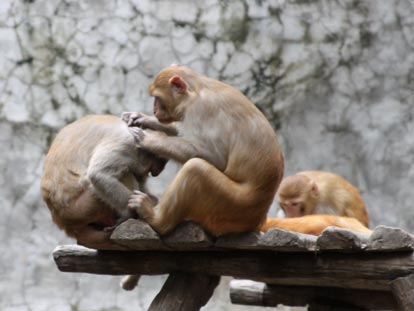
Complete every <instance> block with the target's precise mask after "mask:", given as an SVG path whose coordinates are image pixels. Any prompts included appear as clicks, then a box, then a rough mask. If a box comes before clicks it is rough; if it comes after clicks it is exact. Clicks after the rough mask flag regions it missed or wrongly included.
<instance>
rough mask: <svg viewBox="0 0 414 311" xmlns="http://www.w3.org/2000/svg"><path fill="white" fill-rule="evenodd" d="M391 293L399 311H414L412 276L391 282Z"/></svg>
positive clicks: (413, 280) (413, 282) (413, 283)
mask: <svg viewBox="0 0 414 311" xmlns="http://www.w3.org/2000/svg"><path fill="white" fill-rule="evenodd" d="M391 289H392V293H393V294H394V297H395V300H396V301H397V304H398V306H399V310H401V311H412V310H414V274H410V275H409V276H406V277H401V278H397V279H395V280H394V281H392V282H391Z"/></svg>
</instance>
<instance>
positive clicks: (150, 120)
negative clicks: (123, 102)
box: [121, 112, 177, 136]
mask: <svg viewBox="0 0 414 311" xmlns="http://www.w3.org/2000/svg"><path fill="white" fill-rule="evenodd" d="M121 119H122V121H124V122H125V123H126V124H127V125H128V126H129V127H139V128H142V129H150V130H154V131H161V132H164V133H166V134H167V135H171V136H175V135H177V128H176V127H175V125H174V124H162V123H160V122H159V121H158V119H157V118H156V117H154V116H148V115H146V114H145V113H142V112H123V113H122V115H121Z"/></svg>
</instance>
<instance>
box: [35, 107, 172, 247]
mask: <svg viewBox="0 0 414 311" xmlns="http://www.w3.org/2000/svg"><path fill="white" fill-rule="evenodd" d="M138 132H139V133H138ZM134 133H135V139H139V137H141V138H142V137H144V136H145V134H144V131H142V130H140V129H134ZM138 134H139V135H140V136H139V137H138V136H137V135H138ZM165 163H166V160H163V159H161V158H158V157H156V156H154V155H152V154H150V153H148V152H147V151H144V150H142V149H139V148H137V145H136V142H135V140H134V137H133V135H131V128H129V127H128V126H127V125H126V124H125V122H123V121H122V120H121V119H120V118H118V117H115V116H110V115H90V116H86V117H83V118H81V119H80V120H78V121H75V122H73V123H71V124H69V125H67V126H66V127H64V128H63V129H62V130H61V131H60V132H59V133H58V135H57V136H56V138H55V140H54V141H53V143H52V145H51V147H50V150H49V152H48V154H47V155H46V158H45V162H44V173H43V177H42V196H43V199H44V200H45V202H46V204H47V206H48V207H49V209H50V212H51V214H52V218H53V220H54V222H55V223H56V224H57V225H58V226H59V227H60V228H61V229H63V230H65V232H66V233H67V234H68V235H69V236H71V237H74V238H76V239H77V241H78V243H79V244H82V245H85V246H88V247H92V248H98V249H107V248H112V247H113V246H111V244H110V243H109V236H110V234H111V232H110V231H111V230H110V229H111V228H113V227H114V226H115V225H117V224H118V223H120V222H121V221H123V220H125V219H126V218H128V217H131V216H132V215H131V212H130V211H129V210H128V208H127V205H128V200H129V198H130V196H131V194H132V193H133V192H132V191H133V190H140V191H143V192H148V191H147V189H146V187H145V182H146V179H147V176H148V174H149V173H151V174H152V175H153V176H157V175H158V174H159V173H160V172H161V171H162V170H163V168H164V166H165ZM148 195H149V197H150V198H151V200H156V199H155V198H154V197H153V196H152V195H150V194H148Z"/></svg>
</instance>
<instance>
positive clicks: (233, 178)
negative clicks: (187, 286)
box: [130, 66, 283, 235]
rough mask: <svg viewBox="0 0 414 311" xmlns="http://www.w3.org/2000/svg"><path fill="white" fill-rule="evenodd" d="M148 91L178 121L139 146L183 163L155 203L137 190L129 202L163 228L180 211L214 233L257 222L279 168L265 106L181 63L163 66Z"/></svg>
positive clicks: (160, 114) (178, 218) (159, 110)
mask: <svg viewBox="0 0 414 311" xmlns="http://www.w3.org/2000/svg"><path fill="white" fill-rule="evenodd" d="M149 92H150V95H152V96H154V97H155V101H154V114H155V116H156V117H157V118H158V119H159V120H160V121H161V122H165V120H168V122H170V121H180V123H181V124H180V127H179V137H170V136H166V135H160V134H159V133H157V132H155V133H153V135H152V136H151V134H149V135H148V136H146V137H145V138H144V140H143V142H142V143H141V146H142V148H144V149H146V150H148V151H151V152H153V153H154V154H157V155H159V156H161V157H165V158H171V159H174V160H176V161H178V162H180V163H183V164H184V165H183V167H182V169H181V170H180V171H179V173H178V174H177V176H176V177H175V179H174V181H173V182H172V184H171V185H170V186H169V187H168V189H167V190H166V192H165V193H164V195H163V196H162V198H161V199H160V201H159V204H158V205H157V206H156V208H155V209H152V204H151V202H150V201H149V200H147V199H146V198H145V196H143V195H141V194H137V196H136V197H135V199H134V200H131V201H130V207H131V208H134V209H136V210H137V212H138V214H139V215H140V216H141V217H143V218H144V219H146V220H147V221H148V222H149V223H150V224H151V225H152V226H153V227H154V229H155V230H157V231H158V232H159V233H161V234H164V233H167V232H169V231H171V230H172V229H173V228H174V227H175V226H176V225H177V224H178V223H180V222H182V221H183V220H185V219H191V220H194V221H196V222H198V223H200V224H201V225H202V226H203V227H204V228H205V229H206V230H207V231H209V232H211V233H212V234H214V235H221V234H225V233H230V232H243V231H253V230H258V229H259V227H260V225H261V224H262V223H263V222H264V221H265V219H266V214H267V211H268V209H269V207H270V204H271V203H272V200H273V197H274V195H275V192H276V189H277V187H278V186H279V183H280V181H281V178H282V174H283V156H282V153H281V151H280V148H279V143H278V141H277V138H276V135H275V133H274V131H273V129H272V127H271V126H270V124H269V122H268V121H267V120H266V118H265V117H264V116H263V114H262V113H261V112H260V111H259V110H258V109H257V108H256V107H255V106H254V105H253V104H252V103H251V102H250V101H249V100H248V99H247V98H246V97H245V96H244V95H243V94H242V93H241V92H240V91H238V90H237V89H235V88H233V87H231V86H230V85H227V84H225V83H222V82H220V81H217V80H214V79H210V78H207V77H203V76H201V75H199V74H197V73H196V72H194V71H193V70H191V69H189V68H187V67H183V66H171V67H168V68H166V69H164V70H162V71H161V72H160V73H159V74H158V75H157V77H156V78H155V80H154V82H153V83H152V84H151V85H150V87H149ZM180 136H181V137H180ZM154 211H155V212H154Z"/></svg>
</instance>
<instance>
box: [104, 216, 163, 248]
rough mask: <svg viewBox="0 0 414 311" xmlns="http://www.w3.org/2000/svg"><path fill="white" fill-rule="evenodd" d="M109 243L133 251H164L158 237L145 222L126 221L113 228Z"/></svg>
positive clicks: (136, 220) (137, 220)
mask: <svg viewBox="0 0 414 311" xmlns="http://www.w3.org/2000/svg"><path fill="white" fill-rule="evenodd" d="M111 241H113V242H114V243H117V244H120V245H124V246H126V247H128V248H129V249H135V250H155V249H157V250H159V249H166V247H164V245H163V243H162V241H161V239H160V237H159V235H158V234H157V233H156V232H155V231H154V229H152V228H151V226H150V225H149V224H148V223H146V222H145V221H142V220H139V219H128V220H126V221H125V222H123V223H121V224H120V225H119V226H118V227H116V228H115V230H114V232H112V234H111Z"/></svg>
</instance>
